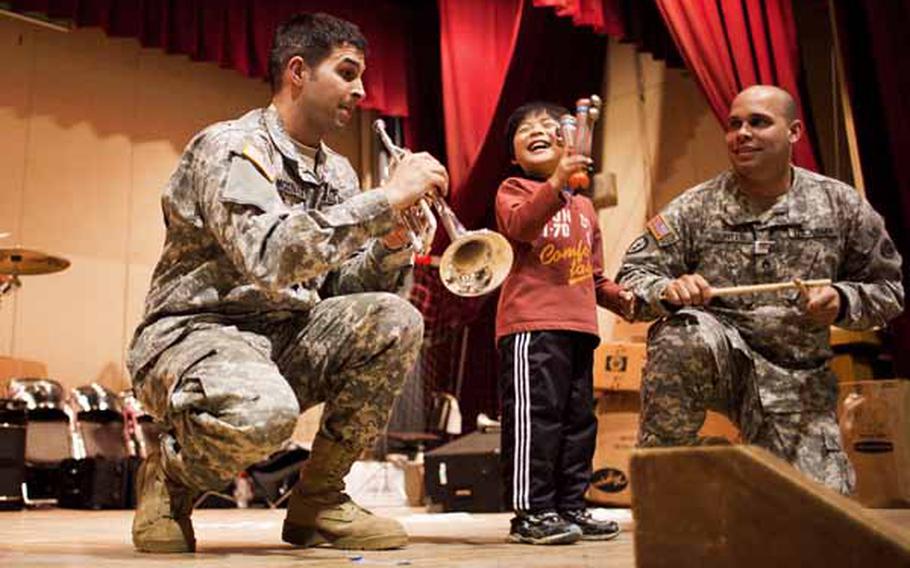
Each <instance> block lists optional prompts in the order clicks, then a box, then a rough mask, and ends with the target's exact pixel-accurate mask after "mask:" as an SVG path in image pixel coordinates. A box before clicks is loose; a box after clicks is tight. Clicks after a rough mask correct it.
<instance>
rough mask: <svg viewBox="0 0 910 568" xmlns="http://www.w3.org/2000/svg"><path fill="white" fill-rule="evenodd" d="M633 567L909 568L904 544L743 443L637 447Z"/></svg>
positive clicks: (895, 533)
mask: <svg viewBox="0 0 910 568" xmlns="http://www.w3.org/2000/svg"><path fill="white" fill-rule="evenodd" d="M630 471H631V481H632V511H633V515H634V518H635V557H636V565H637V566H639V568H652V567H658V566H673V567H685V566H699V567H711V566H718V567H721V566H723V567H734V568H749V567H753V566H754V567H761V568H769V567H772V566H801V567H806V566H825V567H832V566H838V567H840V566H863V567H868V566H910V538H908V537H907V536H905V533H904V534H902V532H901V531H900V530H899V529H898V528H897V527H895V526H894V525H893V524H891V523H888V522H885V521H883V520H881V518H877V517H874V516H872V515H870V514H869V513H868V512H866V511H865V510H864V509H863V508H862V507H861V506H860V505H858V504H856V503H854V502H853V501H851V500H850V499H847V498H846V497H843V496H841V495H839V494H837V493H835V492H833V491H831V490H829V489H827V488H825V487H822V486H821V485H819V484H817V483H815V482H813V481H811V480H809V479H807V478H805V477H804V476H803V475H801V474H800V473H799V472H797V471H796V470H795V469H794V468H792V467H791V466H789V465H788V464H786V463H785V462H783V461H781V460H780V459H778V458H776V457H774V456H772V455H771V454H770V453H768V452H766V451H764V450H761V449H758V448H755V447H751V446H723V447H700V448H667V449H648V450H636V451H635V452H634V453H633V455H632V461H631V466H630Z"/></svg>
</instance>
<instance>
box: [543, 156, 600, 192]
mask: <svg viewBox="0 0 910 568" xmlns="http://www.w3.org/2000/svg"><path fill="white" fill-rule="evenodd" d="M592 163H594V160H592V159H591V158H589V157H588V156H584V155H582V154H566V155H564V156H563V157H562V159H560V160H559V163H558V164H557V165H556V169H555V170H554V171H553V174H552V175H551V176H550V179H549V180H547V181H549V182H550V185H552V186H553V187H555V188H556V189H559V190H561V189H562V188H563V187H565V185H566V183H567V182H568V181H569V176H571V175H572V174H574V173H575V172H578V171H581V170H583V169H585V168H587V167H588V166H589V165H591V164H592Z"/></svg>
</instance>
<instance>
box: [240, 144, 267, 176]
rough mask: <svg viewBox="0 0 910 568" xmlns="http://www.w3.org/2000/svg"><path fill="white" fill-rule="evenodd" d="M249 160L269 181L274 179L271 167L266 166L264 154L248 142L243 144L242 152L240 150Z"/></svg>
mask: <svg viewBox="0 0 910 568" xmlns="http://www.w3.org/2000/svg"><path fill="white" fill-rule="evenodd" d="M241 153H242V154H243V155H244V156H245V157H246V158H247V159H248V160H249V161H251V162H253V165H254V166H256V169H257V170H259V173H261V174H262V175H264V176H265V178H266V179H267V180H269V182H274V181H275V174H273V173H272V171H271V168H269V167H267V165H268V163H269V162H268V160H266V158H265V156H264V155H263V154H262V152H261V151H259V150H258V149H257V148H256V147H255V146H253V145H252V144H250V143H247V144H245V145H244V146H243V152H241Z"/></svg>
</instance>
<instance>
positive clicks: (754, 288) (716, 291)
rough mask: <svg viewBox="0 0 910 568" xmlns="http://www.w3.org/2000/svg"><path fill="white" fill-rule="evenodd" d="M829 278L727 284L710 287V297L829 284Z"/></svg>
mask: <svg viewBox="0 0 910 568" xmlns="http://www.w3.org/2000/svg"><path fill="white" fill-rule="evenodd" d="M830 285H831V280H829V279H827V278H823V279H820V280H802V281H799V280H793V281H791V282H774V283H772V284H749V285H746V286H729V287H726V288H711V297H712V298H722V297H724V296H743V295H745V294H758V293H760V292H777V291H778V290H789V289H790V288H799V287H800V286H805V287H806V288H814V287H818V286H830Z"/></svg>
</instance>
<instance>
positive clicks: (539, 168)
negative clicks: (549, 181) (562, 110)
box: [512, 110, 565, 178]
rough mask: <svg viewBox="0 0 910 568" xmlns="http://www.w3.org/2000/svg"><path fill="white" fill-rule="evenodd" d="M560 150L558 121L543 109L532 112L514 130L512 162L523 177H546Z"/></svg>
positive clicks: (554, 165)
mask: <svg viewBox="0 0 910 568" xmlns="http://www.w3.org/2000/svg"><path fill="white" fill-rule="evenodd" d="M564 148H565V147H564V145H563V143H562V139H561V138H560V137H559V121H558V120H557V119H555V118H553V117H552V116H550V114H548V113H547V112H546V111H544V110H540V111H537V112H533V113H531V114H529V115H528V116H526V117H525V118H524V119H523V120H522V121H521V122H520V123H519V125H518V128H517V129H516V130H515V136H514V137H513V138H512V149H513V151H514V154H515V160H514V161H513V163H515V164H518V166H519V167H520V168H521V169H522V170H523V171H524V172H525V174H527V175H530V176H533V177H539V178H547V177H549V176H550V174H552V173H553V172H554V171H555V170H556V166H557V165H558V164H559V160H560V159H561V158H562V154H563V150H564Z"/></svg>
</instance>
